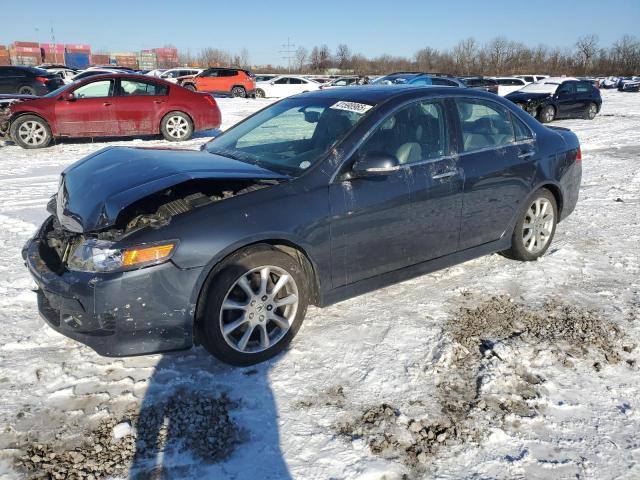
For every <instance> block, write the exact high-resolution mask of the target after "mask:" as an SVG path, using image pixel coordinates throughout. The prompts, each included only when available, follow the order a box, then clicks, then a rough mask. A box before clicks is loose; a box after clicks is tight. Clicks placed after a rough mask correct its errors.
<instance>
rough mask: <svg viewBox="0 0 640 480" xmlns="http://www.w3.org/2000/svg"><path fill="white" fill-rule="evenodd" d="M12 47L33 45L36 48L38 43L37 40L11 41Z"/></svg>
mask: <svg viewBox="0 0 640 480" xmlns="http://www.w3.org/2000/svg"><path fill="white" fill-rule="evenodd" d="M13 46H14V47H35V48H38V47H39V46H40V45H39V44H38V42H13Z"/></svg>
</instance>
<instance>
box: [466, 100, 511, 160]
mask: <svg viewBox="0 0 640 480" xmlns="http://www.w3.org/2000/svg"><path fill="white" fill-rule="evenodd" d="M456 106H457V111H458V116H459V118H460V127H461V130H462V142H463V151H464V152H470V151H473V150H483V149H487V148H498V147H501V146H504V145H508V144H510V143H513V142H514V141H515V135H514V131H513V125H512V123H511V117H510V114H509V112H508V111H507V110H506V109H504V108H503V107H501V106H500V105H498V104H494V103H493V102H486V101H483V100H475V99H473V100H472V99H459V100H456Z"/></svg>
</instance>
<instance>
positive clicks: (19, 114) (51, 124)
mask: <svg viewBox="0 0 640 480" xmlns="http://www.w3.org/2000/svg"><path fill="white" fill-rule="evenodd" d="M25 115H33V116H34V117H38V118H40V119H42V121H44V122H46V123H47V126H48V127H49V130H51V136H52V137H55V136H56V135H57V133H58V131H57V129H56V127H55V122H51V121H50V120H49V119H48V118H47V117H45V116H44V115H42V114H41V113H39V112H34V111H31V110H29V111H21V112H16V113H14V114H13V115H12V116H11V117H10V118H9V128H8V129H7V132H10V131H11V126H12V125H13V123H14V122H15V121H16V120H18V119H19V118H20V117H24V116H25Z"/></svg>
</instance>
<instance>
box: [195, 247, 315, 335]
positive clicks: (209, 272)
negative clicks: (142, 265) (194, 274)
mask: <svg viewBox="0 0 640 480" xmlns="http://www.w3.org/2000/svg"><path fill="white" fill-rule="evenodd" d="M259 245H268V246H271V247H273V248H276V249H278V250H280V251H282V252H284V253H286V254H287V255H289V256H291V257H293V258H294V259H296V260H298V261H299V262H300V264H301V265H302V268H303V269H304V272H305V274H306V277H307V279H308V280H309V285H308V286H309V290H310V291H309V303H310V304H312V305H318V304H319V302H320V296H321V290H320V276H319V274H318V266H317V264H316V263H315V262H314V260H313V259H312V257H311V256H310V255H309V253H308V251H307V250H306V249H305V248H303V247H302V246H300V244H299V243H296V242H293V241H291V240H289V239H285V238H265V239H262V240H253V241H251V242H248V243H245V244H242V245H240V246H238V245H236V246H234V248H232V249H231V250H230V251H226V252H224V254H223V255H221V256H220V257H218V258H216V259H214V261H213V262H211V263H210V264H209V265H207V266H205V268H204V269H203V272H202V274H201V275H200V280H199V281H198V283H197V284H196V288H195V289H194V297H193V300H192V304H193V305H195V310H194V312H193V321H194V325H195V324H196V323H198V322H199V321H200V320H201V319H202V314H203V310H204V307H205V302H204V298H205V292H206V291H207V289H208V288H209V285H211V282H212V281H213V280H214V279H215V277H216V275H217V274H218V272H219V269H220V265H222V264H223V263H224V261H225V260H227V259H228V258H230V257H231V256H233V255H236V254H237V253H238V252H241V251H242V250H246V249H249V248H252V247H256V246H259Z"/></svg>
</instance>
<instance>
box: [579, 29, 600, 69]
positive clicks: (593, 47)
mask: <svg viewBox="0 0 640 480" xmlns="http://www.w3.org/2000/svg"><path fill="white" fill-rule="evenodd" d="M576 48H577V49H578V58H579V60H580V62H581V63H582V69H583V72H584V73H587V72H588V71H589V69H590V67H591V62H592V59H593V57H595V56H596V54H597V53H598V36H597V35H595V34H593V33H592V34H590V35H584V36H582V37H580V38H579V39H578V41H577V42H576Z"/></svg>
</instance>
